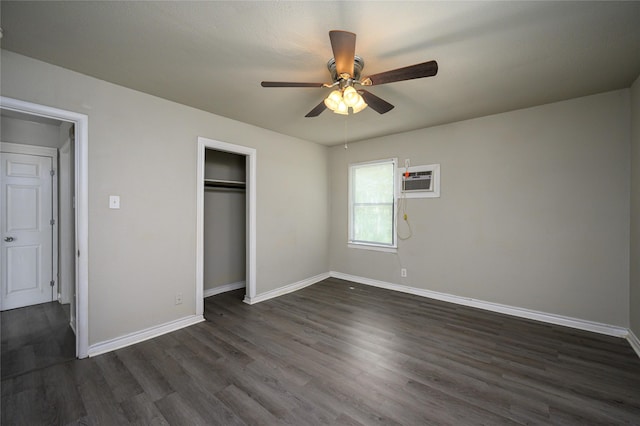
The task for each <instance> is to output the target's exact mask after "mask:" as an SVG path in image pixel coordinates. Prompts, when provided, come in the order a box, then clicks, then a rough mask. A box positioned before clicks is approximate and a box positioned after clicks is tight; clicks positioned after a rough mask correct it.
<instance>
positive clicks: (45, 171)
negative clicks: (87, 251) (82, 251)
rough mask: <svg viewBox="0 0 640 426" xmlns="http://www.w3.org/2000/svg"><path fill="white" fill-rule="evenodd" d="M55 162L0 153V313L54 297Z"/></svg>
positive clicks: (29, 156)
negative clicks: (0, 264)
mask: <svg viewBox="0 0 640 426" xmlns="http://www.w3.org/2000/svg"><path fill="white" fill-rule="evenodd" d="M54 164H55V163H54V157H50V156H41V155H29V154H16V153H2V154H1V175H2V176H1V177H2V185H1V195H0V211H1V212H2V220H1V221H0V222H1V223H0V234H1V238H2V241H1V242H0V244H1V246H0V247H1V250H0V261H1V263H2V269H1V270H2V275H1V278H0V280H1V286H0V289H1V291H2V293H1V295H0V297H1V298H0V309H1V310H7V309H14V308H19V307H23V306H29V305H34V304H38V303H44V302H50V301H53V300H55V298H56V295H57V287H56V281H57V279H56V268H55V264H54V260H55V259H54V254H55V247H54V236H55V234H56V230H55V209H54V200H55V193H54V191H55V187H54V179H53V177H52V174H51V173H54V170H55V169H54V167H55V166H54ZM51 284H53V286H52V285H51Z"/></svg>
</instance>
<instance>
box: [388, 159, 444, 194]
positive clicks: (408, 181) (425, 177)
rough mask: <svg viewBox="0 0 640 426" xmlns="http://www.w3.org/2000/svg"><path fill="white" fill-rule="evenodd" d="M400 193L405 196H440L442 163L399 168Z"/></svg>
mask: <svg viewBox="0 0 640 426" xmlns="http://www.w3.org/2000/svg"><path fill="white" fill-rule="evenodd" d="M398 183H399V185H398V186H399V189H400V191H399V194H400V196H401V197H405V198H437V197H440V164H429V165H425V166H413V167H409V168H402V167H399V168H398Z"/></svg>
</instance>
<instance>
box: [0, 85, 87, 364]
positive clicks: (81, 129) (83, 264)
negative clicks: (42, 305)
mask: <svg viewBox="0 0 640 426" xmlns="http://www.w3.org/2000/svg"><path fill="white" fill-rule="evenodd" d="M0 108H1V109H6V110H10V111H17V112H22V113H25V114H31V115H37V116H40V117H48V118H53V119H57V120H61V121H68V122H70V123H73V125H74V127H75V136H76V140H75V144H74V147H75V155H74V164H75V166H74V171H75V173H74V177H75V191H74V197H75V203H74V205H75V208H76V210H75V211H76V215H75V216H76V218H75V222H76V232H75V234H76V252H77V258H76V283H75V287H76V290H75V294H76V300H75V306H76V322H75V323H73V324H72V325H71V326H72V328H73V329H74V330H75V331H76V356H77V357H78V358H86V357H87V356H88V352H89V256H88V252H89V116H88V115H86V114H80V113H77V112H74V111H68V110H64V109H60V108H54V107H51V106H47V105H41V104H35V103H32V102H26V101H22V100H20V99H13V98H8V97H6V96H0Z"/></svg>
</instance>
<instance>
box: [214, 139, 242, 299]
mask: <svg viewBox="0 0 640 426" xmlns="http://www.w3.org/2000/svg"><path fill="white" fill-rule="evenodd" d="M245 163H246V156H245V155H241V154H234V153H231V152H225V151H218V150H214V149H210V148H207V149H205V155H204V230H203V232H204V247H203V250H204V252H203V256H204V291H203V296H204V297H205V298H206V297H210V296H213V295H216V294H219V293H226V292H228V291H232V290H237V289H240V288H245V287H246V204H247V203H246V181H245V179H246V171H245V169H246V167H245Z"/></svg>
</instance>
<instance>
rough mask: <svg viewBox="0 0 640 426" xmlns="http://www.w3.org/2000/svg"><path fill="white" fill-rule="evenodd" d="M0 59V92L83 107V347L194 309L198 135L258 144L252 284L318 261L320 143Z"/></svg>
mask: <svg viewBox="0 0 640 426" xmlns="http://www.w3.org/2000/svg"><path fill="white" fill-rule="evenodd" d="M1 60H2V75H1V78H2V80H1V86H0V87H1V90H2V95H3V96H8V97H12V98H17V99H21V100H25V101H29V102H35V103H39V104H44V105H49V106H53V107H57V108H62V109H66V110H69V111H75V112H78V113H83V114H87V115H88V116H89V149H88V151H89V166H88V167H89V194H90V195H89V343H90V344H94V343H98V342H102V341H105V340H108V339H112V338H116V337H119V336H123V335H125V334H127V333H131V332H135V331H139V330H143V329H145V328H148V327H152V326H155V325H159V324H163V323H166V322H169V321H172V320H176V319H179V318H183V317H186V316H188V315H192V314H194V313H195V282H196V235H195V233H196V226H195V219H196V160H197V137H198V136H204V137H207V138H210V139H215V140H219V141H224V142H229V143H233V144H237V145H244V146H248V147H251V148H255V149H256V150H257V181H258V185H257V203H256V204H257V271H256V272H257V293H258V294H260V293H263V292H266V291H269V290H272V289H275V288H278V287H281V286H283V285H287V284H291V283H294V282H297V281H300V280H303V279H306V278H309V277H312V276H315V275H317V274H320V273H323V272H326V271H327V270H328V269H329V262H328V254H327V253H328V251H327V245H328V237H327V235H328V234H329V226H328V223H329V218H328V210H327V206H328V192H327V189H328V188H327V181H328V176H327V162H328V149H327V148H326V147H323V146H320V145H317V144H313V143H310V142H307V141H303V140H300V139H295V138H291V137H288V136H284V135H281V134H278V133H274V132H271V131H267V130H264V129H260V128H257V127H254V126H250V125H247V124H244V123H240V122H237V121H233V120H229V119H226V118H223V117H219V116H216V115H213V114H209V113H206V112H203V111H200V110H197V109H194V108H190V107H186V106H184V105H179V104H176V103H173V102H169V101H166V100H163V99H160V98H157V97H153V96H149V95H146V94H143V93H140V92H137V91H133V90H130V89H126V88H124V87H120V86H117V85H113V84H110V83H107V82H104V81H101V80H97V79H94V78H91V77H88V76H84V75H82V74H78V73H75V72H72V71H69V70H65V69H63V68H60V67H56V66H53V65H49V64H46V63H44V62H40V61H36V60H33V59H31V58H27V57H25V56H21V55H17V54H15V53H12V52H7V51H2V58H1ZM285 172H286V173H287V174H289V175H290V176H296V177H297V178H296V179H283V175H284V174H285ZM109 195H120V197H121V208H120V209H119V210H110V209H109V208H108V197H109ZM291 200H296V202H295V203H294V202H292V201H291ZM309 224H313V226H309ZM177 292H182V293H183V295H184V303H183V304H181V305H175V304H174V299H175V294H176V293H177Z"/></svg>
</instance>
